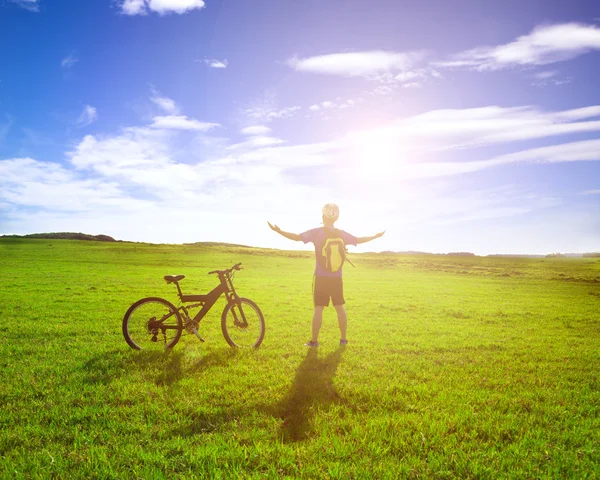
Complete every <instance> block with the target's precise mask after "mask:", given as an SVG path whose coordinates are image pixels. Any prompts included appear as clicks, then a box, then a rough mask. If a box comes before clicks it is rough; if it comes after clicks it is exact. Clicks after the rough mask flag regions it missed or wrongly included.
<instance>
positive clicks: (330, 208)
mask: <svg viewBox="0 0 600 480" xmlns="http://www.w3.org/2000/svg"><path fill="white" fill-rule="evenodd" d="M321 212H322V213H323V224H324V225H330V226H333V224H334V223H335V221H336V220H337V219H338V217H339V216H340V209H339V207H338V206H337V205H336V204H335V203H327V204H325V205H323V208H322V209H321Z"/></svg>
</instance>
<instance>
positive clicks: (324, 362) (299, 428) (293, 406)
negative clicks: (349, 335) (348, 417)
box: [277, 346, 345, 443]
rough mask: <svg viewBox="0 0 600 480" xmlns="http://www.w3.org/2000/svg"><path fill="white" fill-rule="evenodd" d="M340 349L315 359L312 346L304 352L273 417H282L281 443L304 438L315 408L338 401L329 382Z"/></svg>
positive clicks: (341, 347)
mask: <svg viewBox="0 0 600 480" xmlns="http://www.w3.org/2000/svg"><path fill="white" fill-rule="evenodd" d="M344 350H345V346H340V347H339V348H338V349H337V350H335V351H334V352H332V353H330V354H329V355H327V356H326V357H324V358H318V352H317V349H316V348H310V349H309V350H308V352H307V353H306V357H305V358H304V360H303V361H302V362H301V363H300V365H299V366H298V368H297V369H296V377H295V378H294V382H293V384H292V386H291V387H290V391H289V393H288V395H287V396H286V398H285V399H284V400H282V402H281V403H280V404H279V405H278V407H277V410H278V415H277V416H278V417H279V418H281V419H282V420H283V425H282V432H281V433H282V438H283V442H284V443H293V442H299V441H302V440H304V439H306V438H308V436H309V435H310V433H311V432H310V430H311V422H312V420H313V418H314V417H315V415H316V412H317V410H318V409H319V408H322V407H327V406H329V405H331V404H332V403H337V402H340V401H341V400H342V398H341V397H340V395H339V394H338V393H337V391H336V390H335V387H334V385H333V377H334V376H335V373H336V370H337V367H338V365H339V363H340V361H341V359H342V353H343V351H344Z"/></svg>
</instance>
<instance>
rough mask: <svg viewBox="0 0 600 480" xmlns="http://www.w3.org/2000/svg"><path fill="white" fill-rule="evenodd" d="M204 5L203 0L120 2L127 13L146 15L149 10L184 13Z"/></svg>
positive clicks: (125, 0)
mask: <svg viewBox="0 0 600 480" xmlns="http://www.w3.org/2000/svg"><path fill="white" fill-rule="evenodd" d="M204 6H205V3H204V1H203V0H123V1H122V2H121V4H120V7H121V12H122V13H124V14H125V15H146V14H147V13H148V12H156V13H158V14H159V15H165V14H168V13H179V14H182V13H186V12H189V11H191V10H194V9H201V8H204Z"/></svg>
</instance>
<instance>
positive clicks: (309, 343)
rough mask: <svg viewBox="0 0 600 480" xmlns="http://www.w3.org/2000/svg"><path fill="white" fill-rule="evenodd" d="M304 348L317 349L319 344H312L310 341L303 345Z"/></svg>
mask: <svg viewBox="0 0 600 480" xmlns="http://www.w3.org/2000/svg"><path fill="white" fill-rule="evenodd" d="M304 346H305V347H318V346H319V342H313V341H312V340H311V341H310V342H306V343H305V344H304Z"/></svg>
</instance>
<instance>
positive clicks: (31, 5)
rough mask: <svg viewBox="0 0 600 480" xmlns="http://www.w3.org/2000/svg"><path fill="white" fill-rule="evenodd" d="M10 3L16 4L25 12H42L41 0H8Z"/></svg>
mask: <svg viewBox="0 0 600 480" xmlns="http://www.w3.org/2000/svg"><path fill="white" fill-rule="evenodd" d="M8 1H9V2H10V3H14V4H16V5H18V6H19V7H21V8H24V9H25V10H29V11H30V12H39V11H40V2H39V0H8Z"/></svg>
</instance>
